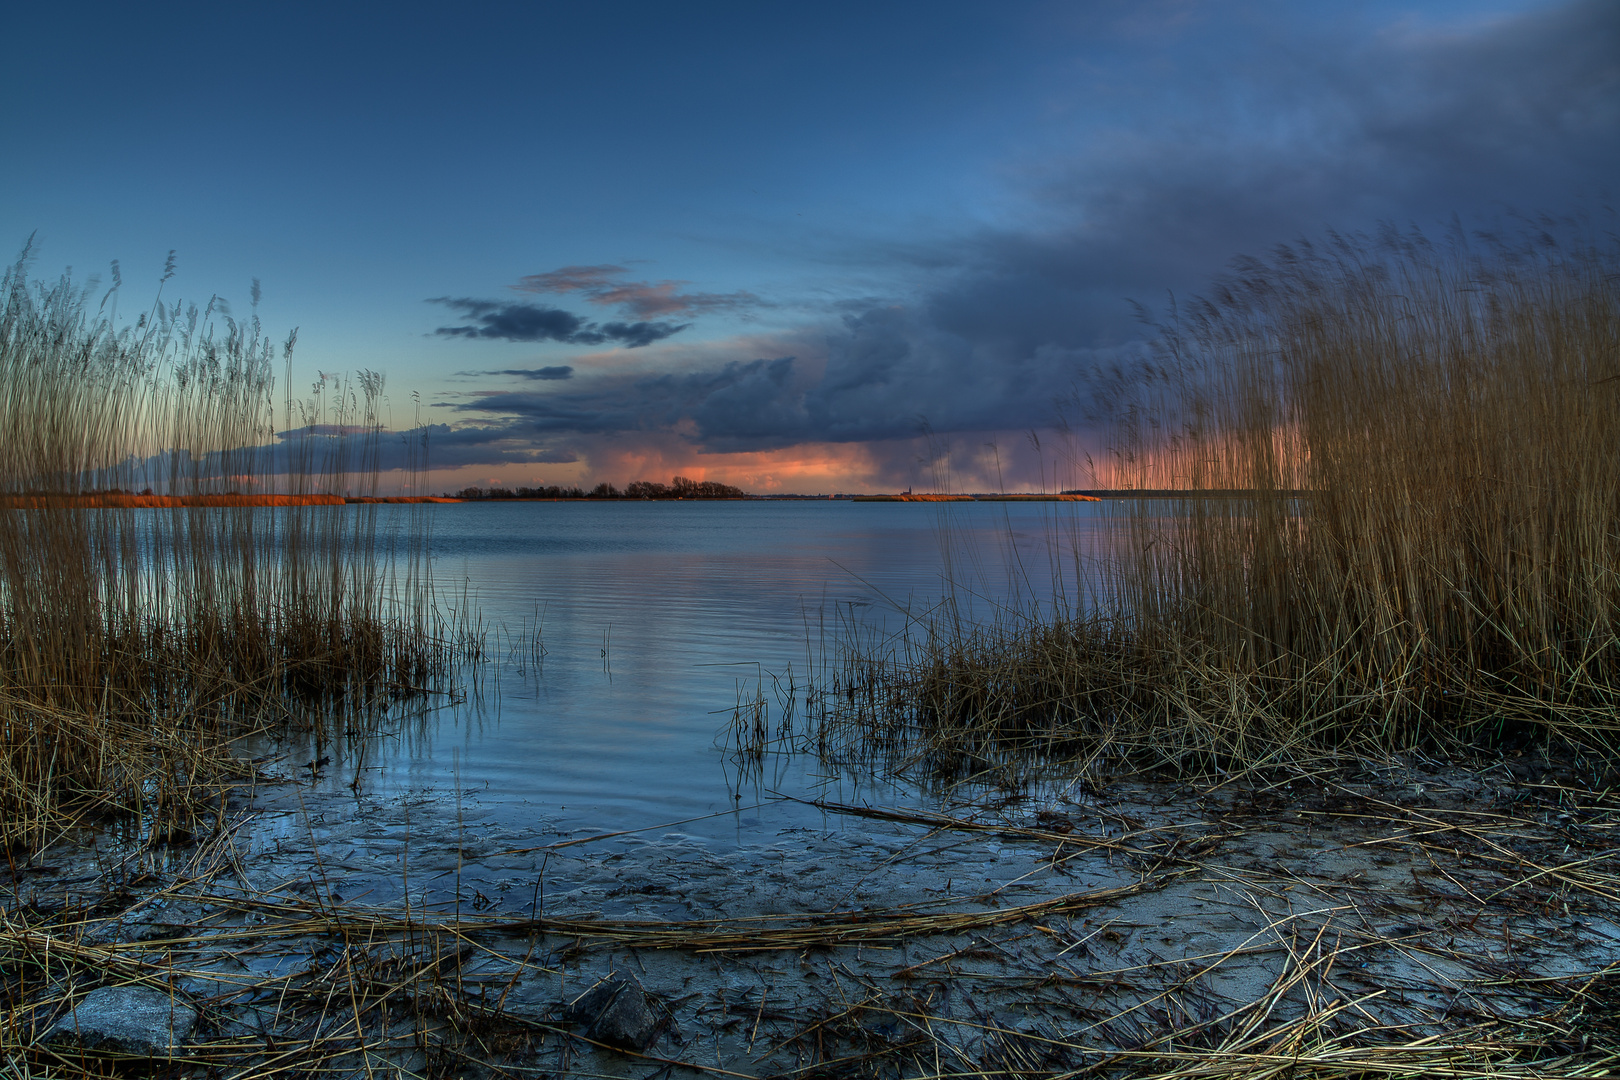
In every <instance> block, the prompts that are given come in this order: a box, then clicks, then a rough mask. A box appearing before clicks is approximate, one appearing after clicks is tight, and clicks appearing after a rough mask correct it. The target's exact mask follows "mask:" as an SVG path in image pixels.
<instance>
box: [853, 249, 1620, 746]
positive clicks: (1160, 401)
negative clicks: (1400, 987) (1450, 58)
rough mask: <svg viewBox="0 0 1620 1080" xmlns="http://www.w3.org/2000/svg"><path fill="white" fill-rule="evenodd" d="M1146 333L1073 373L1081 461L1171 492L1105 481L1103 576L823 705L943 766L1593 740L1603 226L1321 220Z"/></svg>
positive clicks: (1614, 304)
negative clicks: (877, 688)
mask: <svg viewBox="0 0 1620 1080" xmlns="http://www.w3.org/2000/svg"><path fill="white" fill-rule="evenodd" d="M1156 329H1157V331H1158V347H1157V349H1156V352H1155V355H1154V356H1153V358H1152V359H1151V360H1147V361H1144V362H1142V363H1140V364H1138V365H1135V366H1133V367H1129V368H1121V369H1116V370H1114V371H1112V372H1110V373H1109V374H1108V375H1107V377H1106V378H1105V379H1102V380H1099V382H1098V384H1097V386H1096V387H1095V394H1094V398H1093V400H1094V403H1095V405H1096V407H1097V409H1098V412H1099V414H1100V415H1102V416H1104V417H1106V419H1107V431H1108V435H1109V452H1108V453H1107V454H1106V455H1105V456H1104V457H1103V458H1102V459H1101V460H1100V461H1098V462H1096V463H1095V464H1094V469H1095V478H1094V480H1093V483H1094V484H1095V485H1096V486H1098V487H1110V488H1130V489H1142V490H1151V491H1155V492H1160V493H1162V492H1166V491H1171V492H1176V493H1177V494H1174V495H1172V496H1164V495H1162V494H1161V495H1159V496H1156V497H1152V498H1143V499H1137V500H1119V501H1111V502H1110V503H1109V504H1108V507H1109V513H1110V522H1109V524H1110V530H1111V533H1110V540H1109V542H1108V543H1106V544H1105V545H1104V551H1103V553H1102V555H1101V558H1100V580H1101V581H1102V583H1103V584H1102V588H1101V595H1100V596H1098V597H1096V598H1095V600H1094V602H1093V603H1091V604H1089V605H1087V606H1086V607H1084V608H1083V609H1081V610H1076V611H1072V612H1067V613H1063V614H1062V615H1061V616H1060V617H1057V618H1042V619H1027V618H1020V619H1013V620H1009V621H1007V622H1005V623H1003V624H1001V625H999V626H996V627H991V628H985V627H982V626H972V627H964V626H962V625H960V624H957V623H952V622H949V621H939V622H936V623H934V624H932V625H931V626H930V627H929V629H928V632H927V633H926V634H924V635H922V636H921V637H919V638H918V639H917V641H916V642H915V643H914V645H913V647H912V649H911V650H910V651H909V652H908V653H906V654H905V655H904V656H903V657H901V658H899V659H898V660H897V661H896V663H894V664H891V665H890V666H889V667H888V669H887V671H886V675H885V678H886V679H887V680H889V682H890V683H891V686H892V687H900V688H903V689H904V691H905V692H904V693H903V694H901V695H899V696H898V697H896V696H894V695H892V694H891V695H889V696H888V697H884V696H882V695H878V696H876V697H875V698H874V699H873V700H883V701H886V702H887V703H888V704H887V705H886V707H885V708H884V709H872V708H868V709H865V710H864V711H863V710H860V709H855V710H848V709H846V710H844V715H843V716H842V717H841V721H842V722H843V725H844V728H845V729H846V730H865V731H876V732H881V733H882V738H883V739H884V740H885V745H887V746H890V747H900V749H899V750H898V751H895V752H896V753H898V754H899V756H900V758H901V760H902V762H907V761H914V760H916V759H918V758H924V757H925V758H928V759H929V760H932V761H934V762H935V763H936V764H938V763H939V762H940V761H942V760H944V761H948V762H954V763H955V764H954V765H951V766H949V768H952V769H955V768H968V769H972V768H983V767H988V766H989V764H990V762H992V761H993V760H995V759H996V758H997V757H998V755H1003V754H1005V753H1007V752H1010V751H1013V750H1019V751H1027V750H1030V749H1034V750H1036V751H1038V752H1040V753H1042V754H1050V755H1062V756H1066V757H1072V756H1075V755H1079V756H1082V757H1088V756H1089V757H1093V758H1096V757H1104V756H1108V755H1124V756H1134V757H1138V758H1140V757H1142V756H1144V755H1145V756H1147V757H1148V758H1150V759H1152V760H1154V761H1157V762H1160V763H1164V762H1170V763H1174V764H1177V765H1179V766H1181V767H1184V768H1194V769H1210V768H1213V769H1231V768H1239V767H1246V766H1252V765H1263V764H1276V763H1282V762H1285V761H1298V760H1303V759H1304V758H1309V757H1313V756H1316V755H1319V754H1321V753H1323V752H1343V751H1347V750H1349V751H1354V752H1358V753H1374V754H1385V753H1390V752H1395V751H1403V750H1411V749H1413V748H1419V747H1430V748H1436V747H1439V748H1447V749H1452V750H1454V749H1457V748H1458V747H1460V746H1463V745H1465V744H1467V745H1476V746H1477V745H1481V744H1485V745H1500V744H1502V743H1503V741H1504V740H1513V739H1523V738H1525V737H1526V736H1527V735H1531V734H1534V733H1537V732H1541V733H1551V734H1554V735H1556V736H1558V737H1560V738H1562V739H1565V740H1567V741H1568V742H1570V743H1572V744H1574V745H1576V746H1578V747H1581V748H1584V749H1586V750H1589V751H1593V752H1597V753H1600V754H1603V755H1608V756H1610V757H1612V755H1613V754H1614V752H1615V750H1616V748H1617V747H1620V713H1617V706H1620V637H1617V622H1620V249H1617V247H1616V243H1615V240H1614V238H1613V237H1612V236H1610V237H1607V238H1604V239H1602V240H1597V241H1592V240H1588V241H1585V242H1576V243H1559V242H1557V241H1555V240H1554V239H1553V237H1552V236H1550V235H1548V233H1547V232H1546V231H1542V230H1541V229H1540V228H1536V229H1530V230H1526V233H1525V235H1523V236H1520V237H1518V238H1517V239H1502V238H1491V237H1486V238H1479V237H1475V238H1465V237H1463V236H1461V235H1460V234H1459V235H1457V236H1454V237H1453V238H1451V239H1450V240H1449V241H1448V242H1445V243H1434V242H1432V241H1431V240H1430V239H1428V238H1427V237H1425V236H1424V235H1423V234H1421V233H1418V232H1411V231H1406V232H1403V231H1397V230H1393V229H1390V230H1386V231H1385V232H1383V233H1382V234H1380V235H1378V236H1376V237H1345V236H1330V237H1328V238H1327V239H1326V240H1325V241H1324V242H1320V243H1299V244H1295V245H1291V246H1288V247H1284V248H1280V249H1278V250H1277V251H1276V252H1275V253H1274V254H1273V256H1272V257H1271V258H1269V259H1249V260H1243V261H1241V262H1239V263H1237V264H1235V270H1234V272H1233V273H1231V274H1230V275H1228V276H1227V277H1225V278H1224V279H1222V280H1220V281H1219V282H1218V283H1217V286H1216V288H1215V289H1214V290H1213V291H1212V293H1211V294H1210V296H1209V297H1207V298H1205V299H1200V300H1198V301H1196V302H1195V303H1192V304H1190V305H1186V306H1184V307H1182V308H1180V310H1178V311H1175V312H1172V313H1171V315H1170V317H1169V318H1168V319H1167V320H1166V321H1165V322H1164V323H1162V324H1161V325H1159V326H1157V328H1156ZM1234 491H1241V492H1245V493H1246V494H1245V495H1244V496H1242V497H1231V493H1233V492H1234ZM1202 492H1208V493H1210V495H1211V497H1202V496H1201V495H1200V493H1202ZM1301 492H1303V493H1305V494H1304V495H1303V496H1302V497H1301V496H1300V493H1301ZM1222 493H1225V495H1226V496H1227V497H1213V496H1216V495H1221V494H1222Z"/></svg>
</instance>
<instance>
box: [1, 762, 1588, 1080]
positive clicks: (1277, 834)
mask: <svg viewBox="0 0 1620 1080" xmlns="http://www.w3.org/2000/svg"><path fill="white" fill-rule="evenodd" d="M1539 772H1540V770H1538V769H1532V768H1527V767H1524V766H1522V765H1514V766H1513V767H1510V765H1509V764H1504V765H1502V766H1498V767H1496V768H1494V769H1490V770H1487V771H1483V772H1469V771H1464V770H1459V769H1455V768H1441V767H1425V766H1424V765H1422V764H1421V763H1403V764H1399V765H1388V766H1379V767H1371V766H1367V767H1361V768H1358V769H1351V770H1346V771H1344V772H1342V773H1340V774H1338V775H1334V776H1331V777H1329V776H1323V777H1319V778H1317V779H1315V780H1313V781H1310V782H1305V781H1296V782H1294V783H1292V784H1287V785H1281V786H1274V787H1267V786H1265V785H1262V784H1258V783H1246V784H1235V783H1234V784H1228V785H1225V786H1223V787H1219V788H1215V789H1210V788H1208V787H1203V788H1197V787H1189V786H1182V785H1178V784H1174V783H1168V782H1142V781H1123V780H1121V781H1116V782H1112V783H1108V784H1106V785H1103V786H1102V788H1101V789H1100V790H1094V789H1092V788H1091V787H1089V786H1087V785H1083V784H1073V785H1069V786H1068V787H1067V789H1064V790H1059V791H1054V792H1047V793H1045V794H1043V795H1040V796H1023V797H1014V796H999V797H997V798H995V799H993V800H991V799H988V798H980V799H977V800H974V801H972V802H967V803H963V804H961V805H955V806H949V807H947V808H946V809H945V810H944V811H943V812H941V813H939V814H921V813H917V812H914V811H894V812H888V811H884V810H883V809H882V808H867V807H860V808H856V807H837V806H829V807H828V808H827V816H826V822H827V824H826V827H824V828H819V829H791V830H787V831H785V832H783V833H780V834H778V835H776V836H775V837H773V838H772V839H771V841H770V842H769V843H760V844H756V845H752V846H746V847H743V848H741V849H738V850H727V851H719V850H715V849H713V848H711V847H710V846H709V845H707V844H705V843H704V842H703V841H701V840H700V839H698V838H697V837H694V836H690V835H687V834H684V833H682V832H680V831H679V829H671V830H665V831H658V830H654V831H650V832H644V833H639V834H633V835H628V836H619V837H613V838H608V839H595V840H593V839H592V838H590V837H587V836H564V835H558V834H556V833H555V832H552V831H549V830H548V829H547V828H546V826H545V825H544V824H543V823H541V824H539V825H537V826H536V827H535V828H534V829H533V830H531V831H528V832H518V831H514V830H502V829H499V828H496V827H493V826H489V825H487V824H485V823H482V822H481V821H480V817H479V813H478V806H477V800H476V795H475V794H474V795H465V796H463V797H462V798H460V799H456V798H453V797H452V796H450V795H448V794H445V793H438V794H417V795H412V796H407V797H400V798H394V799H387V800H384V799H366V798H361V799H358V800H357V799H355V798H347V799H339V798H337V797H335V796H316V795H314V794H313V793H310V792H308V791H306V790H302V789H299V788H298V787H296V786H295V785H292V784H283V785H279V786H275V787H272V788H270V789H268V791H267V792H265V793H261V795H260V796H259V797H258V798H256V799H255V800H254V802H253V804H252V805H251V806H245V807H242V808H240V809H239V810H238V811H237V812H236V813H235V814H234V816H233V818H232V821H231V823H230V825H229V827H228V828H227V829H225V830H224V831H222V833H221V834H220V835H219V836H217V837H214V838H212V839H210V840H207V841H203V842H199V843H196V844H193V845H189V846H186V847H179V848H173V847H171V848H145V849H136V850H131V849H129V848H123V847H119V846H118V845H115V844H112V843H110V842H109V841H108V840H107V839H106V838H105V837H103V838H101V839H100V840H97V841H95V842H94V843H91V844H86V845H82V846H79V847H62V848H58V849H56V850H53V851H48V852H43V853H40V854H39V855H37V856H35V857H34V858H32V859H31V860H29V861H28V862H27V863H26V864H23V865H16V866H13V867H12V869H11V870H10V872H9V873H7V874H5V875H3V876H0V885H3V898H0V906H3V908H4V918H5V923H4V925H5V928H6V937H5V949H6V952H5V953H4V954H0V962H4V963H6V964H7V965H8V968H7V970H8V971H9V974H8V977H7V978H8V987H7V990H6V999H5V1004H6V1007H7V1008H8V1010H9V1015H10V1016H11V1018H12V1021H13V1023H15V1024H16V1025H18V1028H17V1030H18V1031H20V1032H24V1035H23V1037H22V1039H21V1040H20V1042H19V1043H17V1044H14V1045H23V1044H27V1043H29V1041H30V1040H32V1041H33V1042H34V1043H35V1044H37V1043H38V1041H39V1037H40V1036H41V1035H42V1034H43V1032H44V1031H45V1029H46V1028H47V1026H48V1025H49V1024H50V1023H52V1022H54V1021H55V1020H56V1019H57V1018H59V1017H60V1016H61V1015H63V1014H64V1013H65V1012H66V1010H67V1009H68V1008H69V1007H70V1006H71V1005H72V1004H73V1002H74V1001H76V1000H78V999H79V998H80V997H82V995H83V993H85V992H86V991H87V990H88V989H90V988H92V987H94V986H97V985H105V984H109V983H120V982H131V981H142V980H145V981H147V982H149V983H151V982H156V983H159V984H161V985H165V986H168V987H170V988H172V991H173V992H174V993H176V994H178V995H180V996H182V997H183V998H184V999H185V1000H188V1001H190V1002H193V1003H195V1004H196V1005H197V1006H198V1008H199V1010H200V1012H201V1015H202V1022H201V1024H200V1025H199V1028H198V1034H197V1035H196V1036H195V1037H194V1041H195V1043H196V1045H195V1046H193V1047H191V1048H190V1050H189V1052H188V1054H187V1056H186V1057H185V1058H184V1059H183V1060H182V1061H181V1062H179V1063H176V1064H174V1065H171V1066H168V1068H170V1069H174V1070H178V1071H180V1072H195V1073H196V1074H197V1075H254V1074H264V1073H271V1072H279V1071H288V1070H303V1069H313V1070H315V1071H318V1072H322V1073H324V1074H326V1075H353V1076H379V1075H384V1076H392V1075H419V1076H428V1075H451V1074H454V1075H514V1076H515V1075H522V1076H536V1075H556V1076H598V1075H606V1076H636V1077H645V1076H650V1075H684V1074H688V1073H697V1072H708V1073H722V1074H731V1075H745V1076H767V1075H807V1076H808V1075H816V1076H835V1075H882V1076H896V1075H907V1076H945V1075H961V1074H968V1073H971V1074H975V1075H981V1074H983V1075H1008V1076H1011V1075H1048V1074H1053V1073H1065V1072H1072V1073H1082V1074H1083V1073H1096V1074H1098V1075H1102V1074H1109V1075H1145V1074H1160V1073H1167V1072H1171V1071H1174V1070H1178V1069H1179V1070H1181V1072H1180V1073H1179V1075H1200V1074H1201V1073H1200V1071H1199V1070H1200V1069H1204V1070H1206V1071H1208V1069H1215V1066H1216V1064H1217V1063H1219V1064H1220V1066H1221V1069H1220V1070H1217V1071H1215V1072H1212V1073H1211V1075H1235V1074H1239V1073H1243V1072H1254V1073H1256V1074H1257V1075H1258V1074H1260V1073H1265V1074H1267V1075H1270V1074H1272V1073H1274V1072H1275V1071H1276V1070H1277V1068H1279V1062H1281V1063H1284V1064H1286V1063H1288V1062H1289V1061H1292V1062H1293V1067H1294V1068H1296V1069H1298V1068H1301V1067H1303V1068H1304V1070H1305V1072H1306V1073H1314V1074H1317V1075H1335V1076H1338V1075H1358V1074H1363V1073H1366V1074H1387V1073H1390V1072H1413V1073H1427V1072H1435V1071H1439V1072H1447V1073H1449V1074H1450V1075H1493V1076H1501V1075H1519V1073H1520V1072H1521V1071H1522V1072H1523V1074H1524V1075H1577V1074H1586V1075H1603V1074H1604V1072H1603V1070H1605V1069H1616V1070H1620V863H1617V856H1620V797H1617V796H1616V794H1615V793H1612V792H1610V793H1603V792H1594V791H1591V790H1589V789H1579V788H1572V787H1569V786H1565V785H1562V784H1560V783H1558V782H1557V781H1556V779H1555V778H1553V777H1552V776H1551V775H1548V776H1546V777H1544V778H1543V779H1542V780H1541V781H1540V782H1534V781H1533V779H1532V777H1534V776H1536V775H1538V773H1539ZM407 820H408V825H407ZM52 948H54V949H55V954H54V956H51V955H50V952H49V950H50V949H52ZM626 975H628V976H631V977H633V978H634V980H635V981H636V982H637V983H638V984H639V986H641V987H643V988H645V991H646V992H647V994H648V995H649V998H648V1002H649V1004H650V1006H651V1007H652V1009H653V1010H654V1011H655V1012H656V1014H657V1015H658V1016H659V1017H660V1018H661V1019H662V1021H663V1022H664V1025H665V1026H664V1030H663V1033H662V1034H661V1035H660V1036H659V1038H658V1039H657V1041H656V1042H655V1043H653V1044H652V1045H651V1046H649V1047H647V1048H646V1049H645V1050H643V1051H636V1052H630V1053H627V1052H624V1051H622V1050H618V1049H612V1048H609V1047H606V1046H600V1045H593V1044H592V1042H591V1041H589V1040H587V1039H586V1038H584V1037H583V1031H582V1027H581V1025H580V1024H578V1023H575V1022H573V1021H571V1020H570V1019H569V1018H568V1017H567V1015H566V1010H565V1006H566V1004H567V1003H568V1002H569V1001H571V1000H574V999H575V998H577V997H578V996H579V995H580V994H581V993H583V992H584V991H586V990H587V989H589V988H590V987H591V986H592V985H593V984H596V983H597V982H598V981H600V980H602V979H604V978H609V977H622V976H626ZM33 1053H34V1054H35V1056H36V1057H37V1056H38V1055H44V1058H41V1059H40V1060H46V1061H49V1060H53V1059H54V1055H58V1054H60V1051H49V1050H43V1049H39V1048H38V1047H37V1045H36V1049H35V1051H33ZM1200 1063H1203V1064H1200ZM58 1064H59V1065H62V1066H63V1067H66V1065H67V1064H68V1060H67V1059H58ZM80 1064H81V1066H82V1063H80ZM1206 1067H1207V1068H1206ZM659 1070H667V1071H659ZM1189 1070H1191V1071H1189ZM1221 1070H1224V1071H1221Z"/></svg>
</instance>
